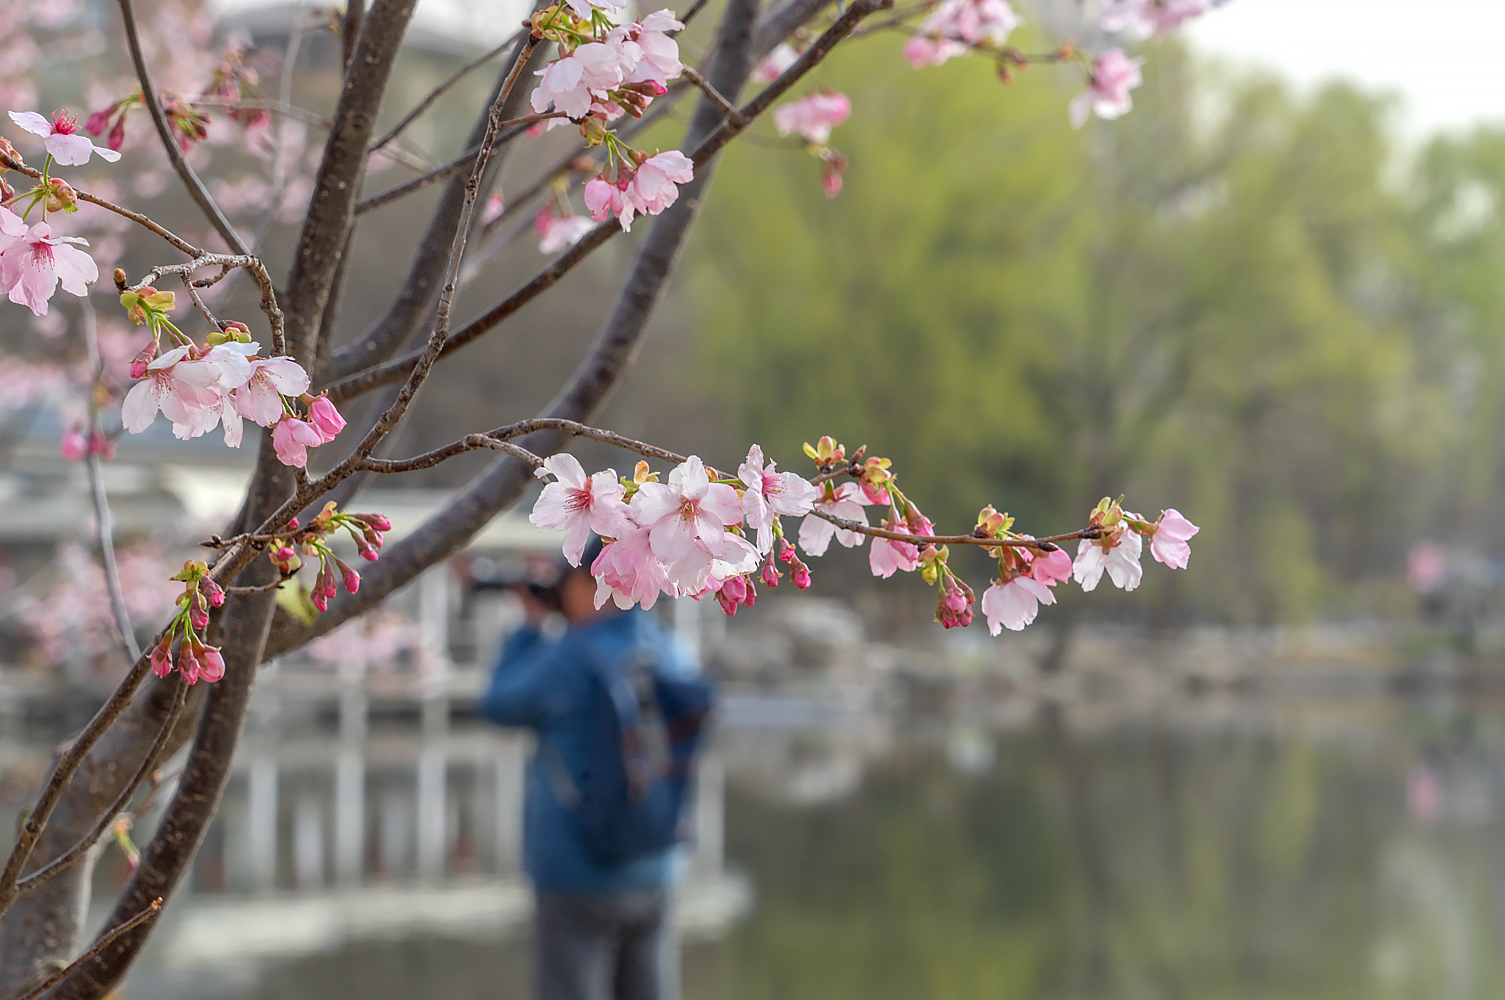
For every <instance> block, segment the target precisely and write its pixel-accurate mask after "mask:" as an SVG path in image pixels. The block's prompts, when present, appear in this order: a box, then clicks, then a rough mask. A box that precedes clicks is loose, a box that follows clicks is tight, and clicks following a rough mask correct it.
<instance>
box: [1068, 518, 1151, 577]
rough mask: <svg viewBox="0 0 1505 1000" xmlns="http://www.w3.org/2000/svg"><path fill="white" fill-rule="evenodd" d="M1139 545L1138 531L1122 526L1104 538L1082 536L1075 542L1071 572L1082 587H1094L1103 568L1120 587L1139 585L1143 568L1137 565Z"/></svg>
mask: <svg viewBox="0 0 1505 1000" xmlns="http://www.w3.org/2000/svg"><path fill="white" fill-rule="evenodd" d="M1142 549H1143V543H1142V542H1141V541H1140V538H1139V534H1138V532H1135V531H1131V530H1129V529H1128V528H1127V527H1126V526H1125V527H1122V528H1121V530H1119V531H1118V532H1115V533H1114V534H1112V535H1110V536H1109V537H1107V538H1103V539H1091V538H1084V539H1082V541H1081V543H1080V544H1079V545H1078V546H1077V551H1076V560H1075V561H1074V562H1073V563H1072V566H1071V570H1072V575H1073V576H1075V577H1076V582H1077V583H1078V584H1080V585H1081V588H1082V589H1083V590H1085V591H1089V592H1090V591H1093V590H1095V589H1097V584H1098V581H1099V580H1101V579H1102V578H1103V571H1104V570H1106V571H1107V573H1108V578H1109V579H1111V580H1112V581H1113V585H1114V586H1115V587H1118V588H1120V589H1122V590H1133V589H1134V588H1135V587H1137V586H1139V578H1140V577H1141V576H1143V575H1144V570H1143V569H1142V568H1141V567H1140V565H1139V554H1140V552H1141V550H1142Z"/></svg>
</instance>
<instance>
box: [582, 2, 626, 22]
mask: <svg viewBox="0 0 1505 1000" xmlns="http://www.w3.org/2000/svg"><path fill="white" fill-rule="evenodd" d="M567 2H568V3H569V5H570V10H572V11H574V12H575V16H576V17H578V18H580V19H581V20H582V21H589V20H590V17H591V8H592V7H596V8H599V9H601V10H605V11H615V10H621V9H622V8H623V7H625V6H627V0H602V2H601V3H595V2H593V0H567Z"/></svg>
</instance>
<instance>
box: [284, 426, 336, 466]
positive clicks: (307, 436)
mask: <svg viewBox="0 0 1505 1000" xmlns="http://www.w3.org/2000/svg"><path fill="white" fill-rule="evenodd" d="M323 442H324V439H323V438H322V437H320V436H319V432H318V431H317V430H315V429H314V426H313V424H310V423H307V422H305V421H302V420H299V419H298V418H296V417H283V418H282V419H281V420H279V421H278V422H277V426H276V427H274V428H272V447H273V448H274V449H276V452H277V460H278V461H279V462H281V463H282V464H283V465H291V466H293V467H294V468H297V469H301V468H303V467H304V466H305V465H307V464H308V449H310V448H317V447H318V446H319V445H320V444H322V443H323Z"/></svg>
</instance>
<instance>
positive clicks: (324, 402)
mask: <svg viewBox="0 0 1505 1000" xmlns="http://www.w3.org/2000/svg"><path fill="white" fill-rule="evenodd" d="M308 422H309V423H311V424H313V426H314V430H316V431H318V432H319V436H320V437H321V438H323V439H324V443H325V444H328V443H329V442H330V441H333V440H334V439H335V436H336V435H337V434H339V433H340V431H342V430H344V429H345V418H344V417H342V416H340V411H339V410H337V409H335V406H334V404H333V403H331V402H330V401H329V397H327V396H319V397H317V398H315V399H314V401H313V402H312V403H310V404H308Z"/></svg>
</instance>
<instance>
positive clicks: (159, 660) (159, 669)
mask: <svg viewBox="0 0 1505 1000" xmlns="http://www.w3.org/2000/svg"><path fill="white" fill-rule="evenodd" d="M152 673H154V674H156V675H157V676H158V677H166V676H167V675H168V674H170V673H172V635H171V634H170V633H169V634H168V635H165V636H163V637H162V641H161V642H159V643H157V646H156V648H155V649H153V650H152Z"/></svg>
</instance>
